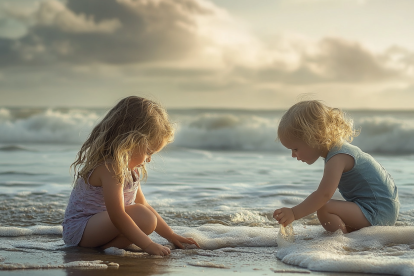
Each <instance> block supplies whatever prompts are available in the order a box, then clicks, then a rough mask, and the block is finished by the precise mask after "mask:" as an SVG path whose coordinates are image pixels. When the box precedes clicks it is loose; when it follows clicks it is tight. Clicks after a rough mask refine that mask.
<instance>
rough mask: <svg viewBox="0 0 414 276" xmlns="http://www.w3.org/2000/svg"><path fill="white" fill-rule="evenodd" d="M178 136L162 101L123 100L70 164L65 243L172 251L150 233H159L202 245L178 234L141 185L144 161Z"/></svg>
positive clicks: (176, 240) (178, 241) (156, 252)
mask: <svg viewBox="0 0 414 276" xmlns="http://www.w3.org/2000/svg"><path fill="white" fill-rule="evenodd" d="M173 137H174V132H173V128H172V125H171V123H170V121H169V119H168V115H167V113H166V111H165V110H164V109H163V108H162V107H161V106H160V105H159V104H157V103H155V102H153V101H151V100H148V99H144V98H140V97H136V96H130V97H127V98H124V99H122V100H121V101H119V102H118V104H117V105H115V107H113V108H112V109H111V110H110V111H109V112H108V113H107V114H106V116H105V117H104V118H103V119H102V121H101V122H100V123H98V124H97V125H96V126H95V128H94V129H93V130H92V132H91V134H90V136H89V137H88V139H87V140H86V142H85V143H84V144H83V145H82V147H81V149H80V151H79V152H78V155H77V159H76V160H75V162H74V163H73V164H72V166H71V167H72V168H73V169H74V172H75V183H74V187H73V190H72V193H71V196H70V199H69V203H68V206H67V208H66V212H65V218H64V221H63V223H62V224H63V239H64V241H65V243H66V244H68V245H74V246H75V245H77V246H82V247H101V248H109V247H118V248H126V247H128V246H129V245H131V244H135V245H137V246H139V247H140V248H142V249H143V250H144V251H146V252H147V253H149V254H153V255H161V256H165V255H168V254H170V249H169V248H168V247H165V246H162V245H160V244H157V243H154V242H152V240H151V239H150V238H149V237H148V235H149V234H151V233H152V232H153V231H155V232H157V233H158V234H159V235H160V236H162V237H164V238H166V239H167V240H169V241H170V242H171V243H173V244H174V245H176V246H177V247H179V248H183V245H182V243H187V244H195V245H197V246H198V244H197V242H196V241H194V240H193V239H191V238H184V237H182V236H179V235H177V234H175V233H174V231H173V230H172V229H171V228H170V227H169V226H168V225H167V223H166V222H165V221H164V220H163V219H162V218H161V216H160V215H159V214H158V213H157V212H156V211H155V210H154V208H152V207H151V206H150V205H149V204H148V202H147V201H146V199H145V196H144V194H143V192H142V190H141V186H140V179H143V178H144V179H145V178H146V176H147V173H146V170H145V163H148V162H150V161H151V156H152V155H153V154H155V153H157V152H159V151H160V150H162V149H163V148H164V147H165V146H166V145H167V144H168V143H170V142H171V141H172V140H173Z"/></svg>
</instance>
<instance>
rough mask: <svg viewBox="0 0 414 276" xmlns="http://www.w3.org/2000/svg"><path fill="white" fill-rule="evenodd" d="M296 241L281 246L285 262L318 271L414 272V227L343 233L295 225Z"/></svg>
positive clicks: (382, 227)
mask: <svg viewBox="0 0 414 276" xmlns="http://www.w3.org/2000/svg"><path fill="white" fill-rule="evenodd" d="M295 232H297V234H296V241H295V242H294V243H289V244H285V245H283V246H279V248H278V250H277V253H276V256H277V258H279V259H281V260H282V261H283V262H284V263H286V264H290V265H297V266H301V267H303V268H307V269H310V270H315V271H331V272H355V273H357V272H361V273H377V274H394V275H404V276H405V275H407V276H408V275H414V251H413V248H414V227H412V226H405V227H395V226H373V227H367V228H363V229H361V230H359V231H356V232H352V233H349V234H346V235H343V234H342V233H341V231H337V232H335V233H327V232H325V231H323V230H322V229H321V227H320V226H318V227H317V226H312V227H309V226H308V227H306V228H305V227H304V226H300V227H295Z"/></svg>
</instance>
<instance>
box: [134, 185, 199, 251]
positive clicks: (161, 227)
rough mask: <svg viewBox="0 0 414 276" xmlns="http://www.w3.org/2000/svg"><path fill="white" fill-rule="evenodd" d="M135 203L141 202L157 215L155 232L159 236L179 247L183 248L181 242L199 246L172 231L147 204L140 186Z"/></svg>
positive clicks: (190, 239)
mask: <svg viewBox="0 0 414 276" xmlns="http://www.w3.org/2000/svg"><path fill="white" fill-rule="evenodd" d="M135 203H139V204H143V205H144V206H146V207H147V208H148V209H150V210H151V211H152V212H153V213H154V214H155V216H156V217H157V228H155V232H157V233H158V234H159V235H160V236H161V237H164V238H166V239H167V240H169V241H170V242H172V243H173V244H174V245H176V246H178V247H179V248H184V246H183V245H182V244H181V243H188V244H195V245H196V246H197V247H200V246H199V245H198V243H197V242H196V241H195V240H193V239H192V238H184V237H182V236H180V235H177V234H176V233H174V231H173V230H172V229H171V228H170V227H169V226H168V224H167V223H166V222H165V221H164V219H163V218H162V217H161V216H160V215H159V214H158V212H157V211H156V210H155V209H154V208H152V206H151V205H149V204H148V202H147V200H146V199H145V196H144V193H143V192H142V190H141V187H140V188H139V189H138V192H137V196H136V199H135Z"/></svg>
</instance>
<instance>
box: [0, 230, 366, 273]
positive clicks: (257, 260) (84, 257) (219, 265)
mask: <svg viewBox="0 0 414 276" xmlns="http://www.w3.org/2000/svg"><path fill="white" fill-rule="evenodd" d="M13 239H15V238H13ZM16 239H18V238H16ZM34 251H37V252H34ZM39 251H41V250H37V249H30V250H29V249H22V250H13V251H8V250H0V254H1V255H2V256H3V258H4V260H3V262H1V263H0V264H1V265H2V266H3V267H2V270H0V275H4V276H23V275H34V276H38V275H39V276H40V275H42V276H49V275H50V276H52V275H53V276H61V275H62V276H63V275H67V276H69V275H72V276H95V275H96V276H97V275H108V276H111V275H123V276H130V275H131V276H132V275H134V276H150V275H154V276H155V275H172V276H178V275H180V276H181V275H223V276H227V275H252V276H255V275H298V274H309V275H338V273H329V272H316V271H310V270H307V269H303V268H300V267H295V266H290V265H286V264H284V263H282V262H281V261H279V260H277V258H276V256H275V255H274V254H273V252H275V251H276V249H275V248H272V247H269V248H266V251H267V254H262V253H263V248H260V252H261V253H260V254H259V251H258V250H257V248H246V247H245V248H237V249H236V248H225V249H221V250H200V249H187V250H177V249H176V250H172V253H171V255H170V256H168V257H163V258H162V257H155V256H149V255H148V254H146V253H141V252H133V251H127V254H130V255H129V256H114V255H108V254H106V253H105V252H104V251H102V250H97V249H85V248H78V247H70V248H66V249H65V250H59V251H52V252H50V251H44V253H43V254H42V253H41V252H39ZM34 253H36V254H34ZM39 256H41V257H40V258H39ZM79 261H83V262H84V265H85V266H84V267H65V268H58V267H55V268H53V266H58V265H64V264H70V263H71V264H75V263H76V262H79ZM98 263H99V264H100V265H101V266H102V267H100V268H99V267H97V265H98ZM13 264H18V265H19V266H21V265H22V264H24V266H26V267H27V268H26V269H22V268H18V267H14V268H13ZM115 264H118V265H119V266H117V265H115ZM48 265H49V266H51V267H52V268H47V266H48ZM88 265H89V266H88ZM5 266H6V267H5ZM30 267H32V268H30ZM36 267H37V268H36ZM340 275H353V276H357V275H368V274H355V273H340Z"/></svg>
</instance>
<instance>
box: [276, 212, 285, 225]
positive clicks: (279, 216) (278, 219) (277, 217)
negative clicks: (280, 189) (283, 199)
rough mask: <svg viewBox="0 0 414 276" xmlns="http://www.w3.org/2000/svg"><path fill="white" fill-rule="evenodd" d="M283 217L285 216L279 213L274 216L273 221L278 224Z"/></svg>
mask: <svg viewBox="0 0 414 276" xmlns="http://www.w3.org/2000/svg"><path fill="white" fill-rule="evenodd" d="M284 216H285V214H283V213H279V214H277V215H276V217H275V219H276V220H277V221H278V222H279V223H280V220H281V219H283V217H284Z"/></svg>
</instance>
